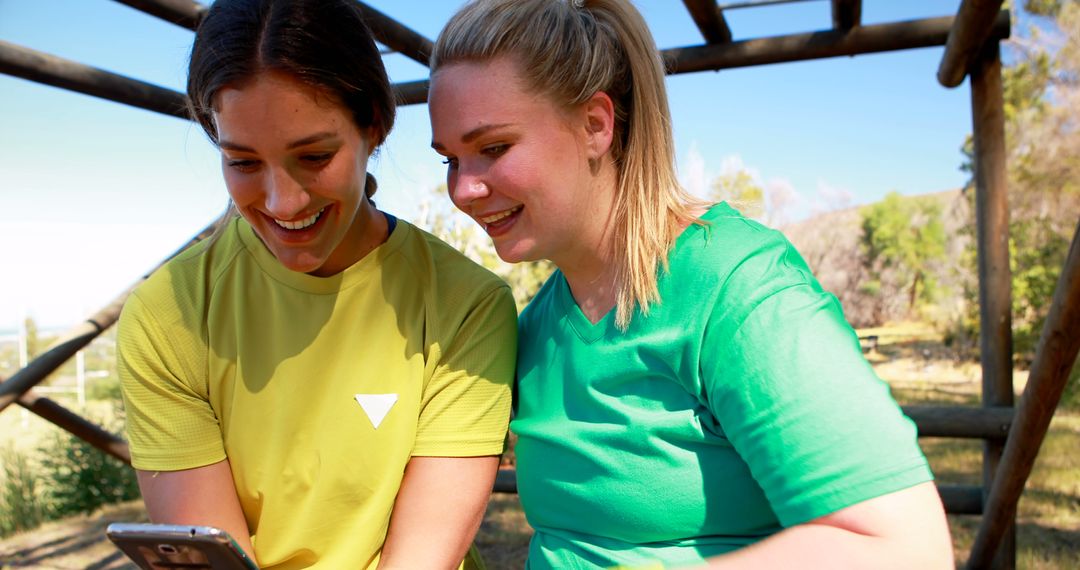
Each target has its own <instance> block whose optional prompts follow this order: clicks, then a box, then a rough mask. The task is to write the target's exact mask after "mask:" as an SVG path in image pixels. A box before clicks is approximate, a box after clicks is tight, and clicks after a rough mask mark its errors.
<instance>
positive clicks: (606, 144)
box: [583, 91, 615, 160]
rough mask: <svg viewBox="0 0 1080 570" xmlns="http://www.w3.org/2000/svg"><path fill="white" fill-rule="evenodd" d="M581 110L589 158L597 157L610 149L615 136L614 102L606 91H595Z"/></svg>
mask: <svg viewBox="0 0 1080 570" xmlns="http://www.w3.org/2000/svg"><path fill="white" fill-rule="evenodd" d="M583 111H584V114H585V136H586V142H587V144H588V152H589V159H590V160H591V159H597V158H600V157H602V156H604V155H605V154H607V153H608V151H609V150H611V141H612V137H614V136H615V104H614V103H613V102H612V101H611V97H608V94H607V93H604V92H603V91H597V92H596V93H594V94H593V96H592V97H590V98H589V100H588V101H586V102H585V105H584V108H583Z"/></svg>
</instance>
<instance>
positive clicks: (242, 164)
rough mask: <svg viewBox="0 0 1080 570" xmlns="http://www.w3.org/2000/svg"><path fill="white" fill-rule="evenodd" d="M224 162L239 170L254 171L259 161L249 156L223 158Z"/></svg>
mask: <svg viewBox="0 0 1080 570" xmlns="http://www.w3.org/2000/svg"><path fill="white" fill-rule="evenodd" d="M225 164H226V165H227V166H228V167H229V168H232V169H234V170H237V171H240V172H254V171H255V170H256V169H257V168H258V167H259V161H257V160H252V159H250V158H233V159H225Z"/></svg>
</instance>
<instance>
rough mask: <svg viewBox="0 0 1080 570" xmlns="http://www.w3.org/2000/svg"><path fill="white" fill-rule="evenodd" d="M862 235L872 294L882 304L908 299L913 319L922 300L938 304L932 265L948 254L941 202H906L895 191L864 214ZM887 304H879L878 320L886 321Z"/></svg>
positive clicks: (865, 209)
mask: <svg viewBox="0 0 1080 570" xmlns="http://www.w3.org/2000/svg"><path fill="white" fill-rule="evenodd" d="M860 215H861V216H862V222H861V226H862V237H861V238H860V242H859V248H860V252H861V253H862V256H863V258H862V263H863V267H864V269H865V271H866V274H867V275H868V277H869V279H868V280H867V281H866V282H865V284H864V290H865V291H866V292H867V293H874V294H875V295H876V296H877V297H878V298H879V299H882V301H884V300H886V299H885V298H887V297H891V296H894V295H904V296H905V298H906V300H907V302H906V309H905V312H904V315H903V316H908V315H910V314H911V313H913V312H914V311H915V309H916V305H917V303H918V302H920V301H922V302H929V301H932V300H933V292H934V290H935V280H934V278H933V264H934V263H935V262H937V261H938V260H940V259H941V258H942V256H944V254H945V229H944V226H943V225H942V222H941V204H940V203H938V202H936V201H935V200H934V199H932V198H926V197H922V198H904V197H902V196H900V194H898V193H897V192H890V193H889V194H888V195H887V196H885V199H884V200H882V201H880V202H878V203H876V204H872V205H870V206H866V207H864V208H863V209H862V210H861V211H860ZM884 306H885V303H883V302H879V303H878V304H877V307H878V309H877V310H876V311H875V313H876V314H875V320H878V321H879V322H880V321H883V320H885V317H886V315H885V311H884Z"/></svg>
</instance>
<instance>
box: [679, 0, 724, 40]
mask: <svg viewBox="0 0 1080 570" xmlns="http://www.w3.org/2000/svg"><path fill="white" fill-rule="evenodd" d="M683 5H685V6H686V10H687V11H688V12H690V17H691V18H693V19H694V24H696V25H697V27H698V29H699V30H701V37H703V38H705V43H709V44H723V43H727V42H730V41H731V28H730V27H728V24H727V21H726V20H724V14H723V12H721V11H720V8H719V7H718V6H717V5H716V0H683Z"/></svg>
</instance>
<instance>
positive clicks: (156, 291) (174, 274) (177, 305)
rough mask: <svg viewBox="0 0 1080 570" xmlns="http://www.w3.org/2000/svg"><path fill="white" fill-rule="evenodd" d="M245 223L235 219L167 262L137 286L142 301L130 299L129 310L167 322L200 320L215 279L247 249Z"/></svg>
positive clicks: (136, 297) (128, 311)
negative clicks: (243, 235) (242, 229)
mask: <svg viewBox="0 0 1080 570" xmlns="http://www.w3.org/2000/svg"><path fill="white" fill-rule="evenodd" d="M241 223H242V222H241V220H240V219H239V218H236V219H233V220H231V221H230V222H228V226H227V227H226V228H225V229H224V230H223V231H222V233H221V234H220V235H218V236H217V237H216V238H213V239H207V240H203V241H201V242H199V243H196V244H194V245H192V246H191V247H189V248H187V249H186V250H184V251H182V252H180V253H179V254H177V255H176V256H175V257H173V258H172V259H170V260H169V261H167V262H165V263H164V264H163V265H162V266H161V267H159V268H158V269H156V270H155V271H154V272H153V273H151V274H150V275H149V276H148V277H147V278H146V280H145V281H143V282H142V283H140V284H139V285H138V286H137V287H136V288H135V290H134V291H133V293H132V297H134V298H135V299H137V300H138V303H131V302H129V303H126V304H125V309H124V310H125V313H136V312H137V313H139V315H140V316H141V317H143V318H156V319H158V320H164V321H166V322H167V323H168V322H171V321H174V320H176V319H181V318H184V319H185V320H193V319H196V320H197V319H198V315H200V314H201V312H202V309H203V308H204V307H205V305H206V304H207V302H208V299H209V296H210V294H211V291H212V289H213V286H214V283H215V282H216V281H217V280H218V279H220V277H221V276H222V275H223V274H224V273H225V272H227V271H228V269H229V268H230V267H231V266H232V265H233V264H234V263H235V261H236V259H237V257H238V256H239V254H240V253H241V252H242V251H243V247H244V246H243V244H242V242H241V239H240V224H241ZM128 305H130V307H129V306H128ZM136 305H137V307H136ZM129 320H130V317H129ZM188 324H192V323H188Z"/></svg>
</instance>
